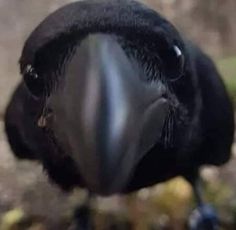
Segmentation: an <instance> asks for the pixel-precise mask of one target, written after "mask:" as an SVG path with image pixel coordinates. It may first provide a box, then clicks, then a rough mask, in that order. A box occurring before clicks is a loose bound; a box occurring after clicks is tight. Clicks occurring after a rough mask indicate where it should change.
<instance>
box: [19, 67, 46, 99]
mask: <svg viewBox="0 0 236 230" xmlns="http://www.w3.org/2000/svg"><path fill="white" fill-rule="evenodd" d="M23 76H24V81H25V84H26V86H27V88H28V89H29V91H30V92H31V94H32V95H33V96H35V97H37V98H39V97H42V96H43V95H44V92H45V82H44V79H43V78H42V77H40V76H39V75H38V74H37V73H36V71H35V70H34V68H33V67H32V66H31V65H27V66H26V68H25V71H24V72H23Z"/></svg>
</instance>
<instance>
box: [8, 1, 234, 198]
mask: <svg viewBox="0 0 236 230" xmlns="http://www.w3.org/2000/svg"><path fill="white" fill-rule="evenodd" d="M91 34H95V35H96V34H105V36H110V37H112V39H113V40H114V41H115V42H117V43H118V44H119V45H120V47H122V49H123V51H124V52H125V53H126V55H127V57H128V58H129V59H130V60H135V62H137V63H138V66H139V68H140V69H142V71H143V73H144V74H143V76H144V77H143V79H142V80H143V81H144V82H146V84H155V82H161V83H162V84H163V85H164V86H165V90H166V91H165V95H164V96H163V97H165V98H167V100H168V102H169V104H170V109H169V113H168V114H167V116H166V118H165V125H164V128H163V130H162V136H161V138H157V141H156V143H155V145H154V146H152V148H151V149H149V150H148V151H147V152H146V154H145V156H143V157H142V159H140V160H139V161H138V162H137V163H135V166H134V169H133V170H132V174H131V175H130V179H129V182H128V183H127V184H126V185H125V187H124V188H123V189H122V191H116V192H131V191H134V190H137V189H139V188H142V187H147V186H151V185H154V184H156V183H158V182H161V181H165V180H168V179H170V178H172V177H175V176H177V175H182V176H184V177H186V178H187V179H189V180H191V178H192V177H194V176H195V173H196V171H197V170H198V168H199V167H200V166H201V165H205V164H213V165H221V164H223V163H225V162H226V161H227V160H228V159H229V157H230V148H231V144H232V140H233V132H234V121H233V109H232V105H231V103H230V100H229V98H228V95H227V93H226V91H225V87H224V85H223V83H222V81H221V79H220V76H219V74H218V72H217V70H216V68H215V66H214V64H213V63H212V61H211V60H210V59H209V58H208V57H207V56H206V55H205V54H204V53H202V51H200V50H199V49H198V48H197V47H195V46H193V45H192V44H190V43H189V42H186V41H184V40H183V39H182V38H181V36H180V35H179V34H178V32H177V31H176V30H175V28H174V27H173V26H172V25H171V24H170V23H169V22H167V21H166V20H165V19H164V18H163V17H161V16H160V15H159V14H158V13H156V12H154V11H153V10H150V9H148V8H146V7H145V6H143V5H141V4H139V3H137V2H134V1H126V0H124V1H123V0H115V1H105V0H104V1H95V0H90V1H85V2H83V1H82V2H77V3H72V4H70V5H68V6H66V7H65V8H63V9H60V10H59V11H57V12H56V13H54V14H52V15H51V16H49V18H47V19H46V20H45V21H44V22H42V23H41V24H40V26H39V27H37V28H36V30H35V31H34V32H33V33H32V35H31V36H30V37H29V39H28V40H27V41H26V43H25V46H24V49H23V53H22V57H21V59H20V66H21V73H22V74H23V75H24V79H25V83H26V85H27V86H28V88H29V89H30V90H31V92H32V93H33V94H35V96H37V97H40V99H39V98H36V97H34V96H32V95H31V94H30V92H29V91H28V89H27V88H26V85H25V84H24V83H21V84H20V85H19V87H18V88H17V90H16V92H15V93H14V95H13V97H12V98H11V101H10V104H9V106H8V108H7V111H6V116H5V121H6V132H7V134H8V138H9V142H10V144H11V146H12V149H13V151H14V153H15V154H16V156H18V157H20V158H29V159H37V160H39V161H41V162H42V163H43V165H44V168H45V170H46V171H47V172H48V174H49V176H50V177H51V178H52V179H53V181H55V182H56V183H57V184H59V185H60V186H61V187H62V188H64V189H72V188H73V187H75V186H81V187H88V189H90V187H89V186H86V184H87V183H86V182H85V181H84V179H83V177H82V176H81V174H80V169H79V167H78V165H77V164H76V162H75V160H74V159H73V157H72V156H71V154H70V152H69V151H67V149H66V147H65V146H64V147H63V144H62V143H60V141H59V140H58V139H57V135H55V133H54V130H52V129H47V128H45V129H42V128H40V127H38V125H37V122H38V120H39V118H40V117H41V116H42V114H43V115H44V114H46V115H47V114H50V112H51V111H47V110H48V109H50V108H48V107H47V98H48V97H50V95H54V94H56V92H57V91H58V88H60V87H61V86H62V85H63V81H64V79H60V78H61V77H62V76H64V75H63V74H64V72H65V69H66V67H67V64H68V62H69V61H70V60H71V59H73V57H74V55H75V53H76V52H77V51H76V48H75V47H79V46H80V44H81V43H83V41H84V40H86V39H87V37H88V35H91ZM173 47H178V48H179V49H180V50H181V52H182V55H183V57H184V65H181V64H179V60H178V59H177V58H176V57H175V55H176V54H175V53H174V52H173ZM29 66H32V67H33V68H34V70H35V71H36V73H35V74H36V75H35V74H34V73H33V74H32V71H33V70H32V71H31V70H30V71H28V72H25V71H26V69H27V67H29ZM28 70H29V68H28ZM35 76H36V78H37V77H40V78H39V79H38V82H39V83H38V84H37V85H36V86H37V87H36V88H34V86H32V84H34V81H33V83H32V81H31V79H32V77H35ZM153 82H154V83H153ZM41 93H42V95H41ZM71 112H73V111H71ZM49 122H50V121H49ZM92 190H93V192H98V193H104V194H106V191H104V192H101V191H96V189H94V188H93V189H92ZM109 193H110V192H108V194H109Z"/></svg>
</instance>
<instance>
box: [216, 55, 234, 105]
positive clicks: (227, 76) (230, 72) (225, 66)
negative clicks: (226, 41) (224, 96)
mask: <svg viewBox="0 0 236 230" xmlns="http://www.w3.org/2000/svg"><path fill="white" fill-rule="evenodd" d="M217 65H218V68H219V70H220V72H221V73H222V75H223V77H224V80H225V83H226V86H227V88H228V90H229V92H230V95H231V97H232V99H233V101H234V105H236V57H230V58H225V59H222V60H219V61H218V62H217Z"/></svg>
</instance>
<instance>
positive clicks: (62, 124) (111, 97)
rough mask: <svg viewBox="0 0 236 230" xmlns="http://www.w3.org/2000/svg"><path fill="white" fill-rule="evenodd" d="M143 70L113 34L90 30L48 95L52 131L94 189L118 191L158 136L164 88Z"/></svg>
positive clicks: (163, 111) (165, 106)
mask: <svg viewBox="0 0 236 230" xmlns="http://www.w3.org/2000/svg"><path fill="white" fill-rule="evenodd" d="M144 76H145V73H144V72H143V71H142V68H141V66H139V65H138V64H137V62H135V61H134V60H132V59H130V58H128V57H127V55H126V53H125V52H124V50H123V49H122V48H121V46H120V45H119V43H118V42H117V40H116V39H115V37H112V36H108V35H99V34H97V35H90V36H88V37H87V38H85V39H84V40H83V41H82V42H81V44H80V45H79V46H78V47H77V49H76V50H74V51H73V52H72V55H71V58H70V60H68V62H67V64H66V68H65V69H64V74H63V76H62V78H63V79H61V80H60V81H61V82H60V83H59V88H60V89H58V90H57V91H56V92H55V93H54V94H53V95H51V97H50V98H49V101H48V104H49V106H50V107H51V109H52V110H53V114H54V121H53V124H52V126H53V127H52V129H53V131H54V133H55V136H56V138H57V139H58V140H59V143H60V144H61V145H62V146H63V148H64V151H65V152H67V153H69V154H70V155H71V157H72V158H73V160H74V161H75V162H76V164H77V166H78V168H79V171H80V173H81V176H82V178H83V179H84V181H85V183H86V185H87V187H88V188H89V189H90V190H91V191H93V192H96V193H100V194H102V195H109V194H112V193H119V192H122V190H123V189H124V188H125V186H126V185H127V183H128V182H129V179H130V178H131V176H132V174H133V172H134V169H135V166H136V165H137V164H138V162H139V160H140V159H141V158H142V157H143V156H144V155H145V154H146V153H147V152H148V151H149V150H150V149H151V148H152V147H153V146H154V145H155V143H156V142H157V141H158V139H159V138H160V136H161V133H162V128H163V126H164V122H165V118H166V115H167V113H168V108H169V105H168V101H167V100H166V99H165V98H164V97H163V95H164V94H165V93H166V88H165V86H164V85H163V84H162V83H161V81H159V82H158V81H157V82H155V83H150V82H149V83H148V82H147V81H145V80H144ZM62 83H63V86H62Z"/></svg>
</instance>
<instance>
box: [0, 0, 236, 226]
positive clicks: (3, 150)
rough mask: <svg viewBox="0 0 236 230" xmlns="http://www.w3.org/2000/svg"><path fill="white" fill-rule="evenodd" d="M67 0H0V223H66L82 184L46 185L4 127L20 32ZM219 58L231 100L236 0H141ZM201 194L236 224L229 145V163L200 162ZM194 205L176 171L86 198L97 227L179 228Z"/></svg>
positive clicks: (235, 177)
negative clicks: (17, 154)
mask: <svg viewBox="0 0 236 230" xmlns="http://www.w3.org/2000/svg"><path fill="white" fill-rule="evenodd" d="M68 2H71V1H69V0H40V1H36V0H0V31H1V32H0V74H1V77H0V91H1V97H0V230H55V229H57V230H65V229H73V227H72V225H73V218H72V216H73V211H74V208H75V207H76V206H77V205H79V204H81V203H82V202H83V200H84V199H85V196H86V194H85V192H83V191H80V190H78V191H75V192H74V193H73V194H64V193H62V192H61V191H60V190H58V189H57V188H56V187H54V186H53V185H51V184H50V183H49V182H48V180H47V176H46V175H45V173H44V172H43V171H42V168H41V167H40V165H38V164H37V163H35V162H22V161H21V162H19V161H17V160H16V159H15V158H14V157H13V156H12V154H11V152H10V149H9V146H8V144H7V142H6V137H5V134H4V131H3V120H2V118H3V114H4V109H5V106H6V103H7V102H8V100H9V96H10V95H11V94H12V92H13V90H14V87H15V86H16V84H17V83H18V82H19V81H20V75H19V71H18V59H19V57H20V53H21V49H22V46H23V44H24V41H25V39H26V38H27V36H28V35H29V34H30V32H31V31H32V30H33V29H34V28H35V27H36V26H37V25H38V23H39V22H40V21H41V20H43V19H44V17H45V16H47V15H48V14H49V13H50V12H52V11H54V10H56V9H57V8H59V7H60V6H62V5H64V4H66V3H68ZM143 2H145V3H146V4H148V5H150V6H152V7H154V8H155V9H156V10H158V11H159V12H161V14H163V15H164V16H165V17H166V18H167V19H169V20H170V21H171V22H172V23H173V24H174V25H176V27H177V28H178V29H179V30H180V31H181V32H183V34H184V35H185V36H186V37H187V38H189V39H191V40H193V41H194V42H195V43H197V44H198V45H199V46H201V47H202V48H203V49H204V50H205V52H207V53H208V54H209V55H210V56H211V57H212V58H213V59H214V60H215V62H216V64H217V65H218V68H219V70H220V71H221V73H222V75H223V77H224V80H225V82H226V85H227V88H228V90H229V92H230V94H231V96H232V99H233V100H234V104H236V25H235V22H236V14H235V12H236V1H235V0H224V1H222V0H207V1H206V0H198V1H196V0H146V1H144V0H143ZM202 175H203V177H204V180H205V182H206V183H205V187H206V195H207V199H208V200H209V201H210V202H212V203H213V204H214V206H216V208H217V210H218V212H219V214H220V217H221V219H222V221H223V227H222V229H227V230H230V229H236V147H235V146H233V157H232V160H231V162H230V163H229V164H227V165H225V166H224V167H222V168H220V169H218V168H214V167H210V168H204V169H203V170H202ZM193 206H194V202H193V197H192V191H191V188H190V186H189V185H188V184H187V183H186V182H185V181H184V180H182V179H181V178H177V179H174V180H172V181H170V182H167V183H164V184H160V185H158V186H155V187H153V188H151V189H144V190H141V191H139V192H138V193H136V194H132V195H130V196H127V197H122V198H120V197H112V198H109V199H101V198H98V199H96V200H94V201H93V204H92V207H93V210H94V211H93V216H94V222H95V224H96V226H97V229H138V230H139V229H140V230H145V229H152V230H154V229H157V230H159V229H160V230H164V229H165V230H167V229H169V230H182V229H186V228H185V226H186V221H187V217H188V215H189V214H190V212H191V210H192V208H193Z"/></svg>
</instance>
